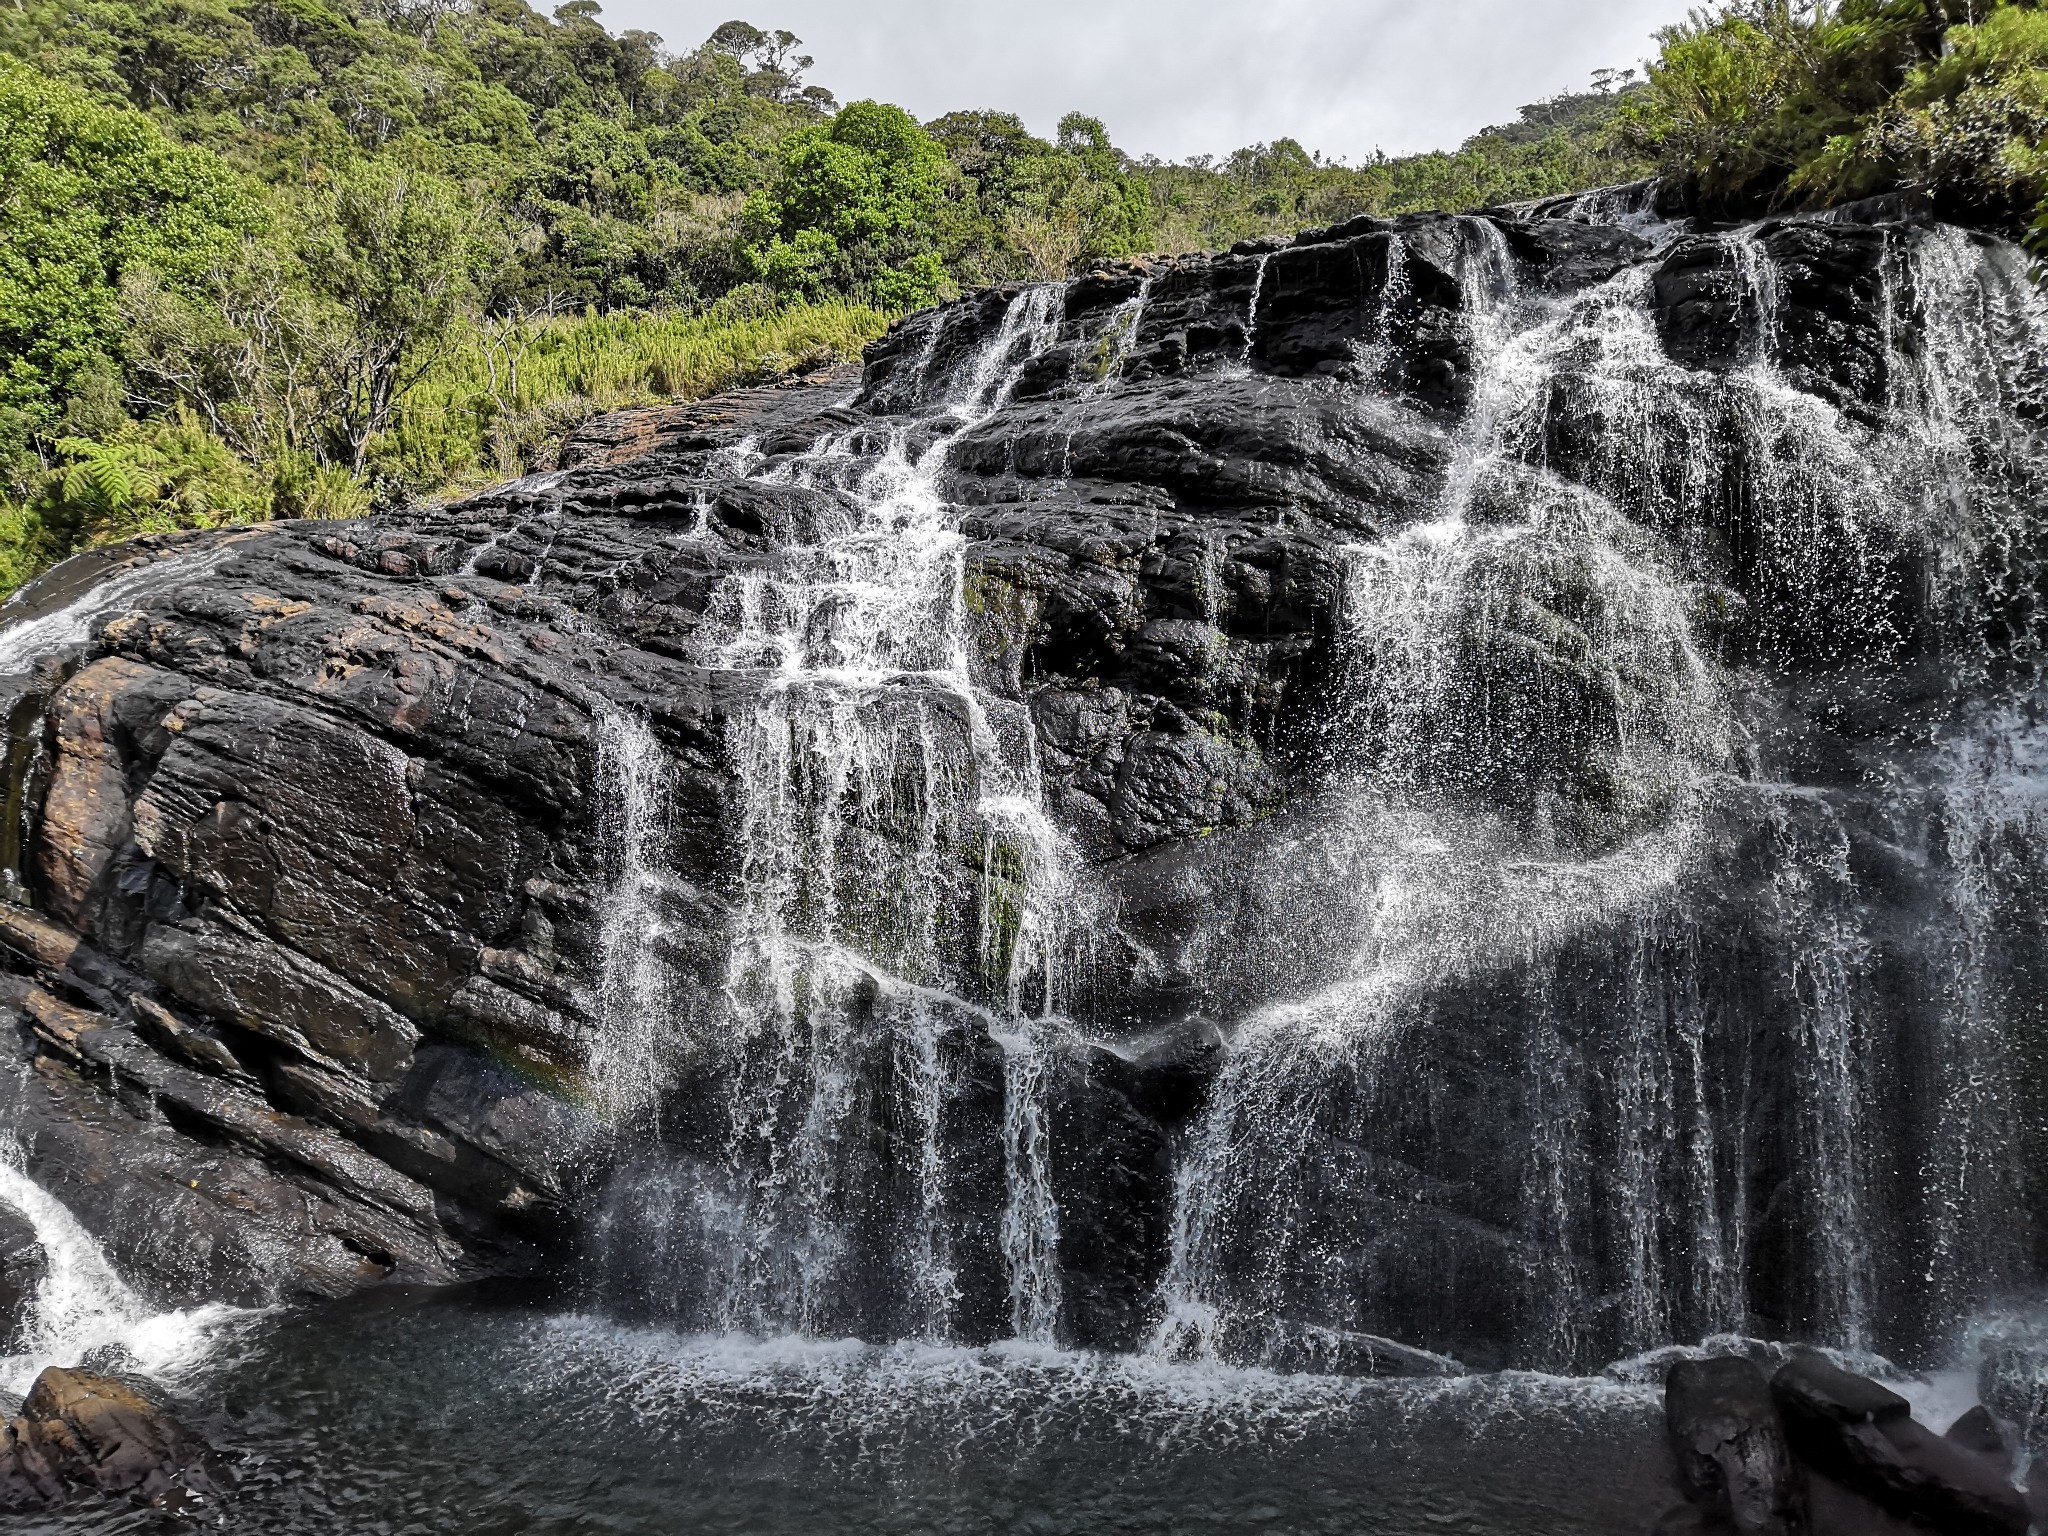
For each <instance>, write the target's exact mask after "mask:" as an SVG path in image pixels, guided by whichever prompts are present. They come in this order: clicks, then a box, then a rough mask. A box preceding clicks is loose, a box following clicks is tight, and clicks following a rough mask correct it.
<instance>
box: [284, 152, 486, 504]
mask: <svg viewBox="0 0 2048 1536" xmlns="http://www.w3.org/2000/svg"><path fill="white" fill-rule="evenodd" d="M304 263H305V271H306V273H307V275H308V277H309V279H310V281H311V283H312V286H313V289H314V292H315V294H316V295H317V296H318V297H319V298H320V299H321V300H323V301H324V302H325V305H326V309H327V314H326V317H325V319H326V324H325V326H324V329H323V332H322V334H321V336H320V339H319V340H318V342H317V343H316V344H315V347H314V352H315V358H316V367H317V369H318V371H319V373H320V376H321V378H320V388H321V390H322V392H323V394H324V397H325V399H324V406H325V411H324V415H325V418H326V420H327V421H328V422H329V423H330V424H331V426H330V434H331V438H332V440H333V443H334V445H335V447H336V448H337V450H338V454H337V456H338V457H339V458H340V459H341V460H342V462H345V463H346V464H347V465H348V467H349V469H350V470H352V471H354V472H355V473H357V474H360V473H361V472H362V470H363V466H364V463H365V461H366V460H367V459H368V457H369V451H370V442H371V440H372V439H373V438H375V437H376V435H377V434H378V433H380V432H382V431H383V430H384V429H385V428H386V427H388V426H389V425H390V424H391V416H392V412H393V411H394V410H396V409H397V406H398V402H399V399H400V397H401V396H402V395H403V394H404V393H405V391H406V390H408V389H410V388H411V387H412V386H413V385H414V384H416V383H417V382H418V381H419V380H420V379H421V378H422V377H423V376H424V375H425V373H426V371H427V370H428V369H429V368H430V367H432V366H433V364H434V361H435V359H436V358H437V357H439V356H440V354H441V351H442V348H443V347H444V346H445V345H446V344H447V341H448V338H449V333H450V331H451V329H452V327H453V325H454V321H455V317H456V314H457V312H458V309H459V307H460V306H461V304H462V302H463V300H464V299H465V298H467V297H468V295H469V294H470V292H471V291H472V289H473V288H474V285H475V283H476V279H477V276H478V273H479V269H480V267H481V265H482V253H481V251H480V249H479V246H478V243H477V239H476V230H475V226H474V221H473V219H472V217H471V216H470V213H469V211H468V209H467V208H466V207H465V206H464V204H463V202H462V199H461V196H460V193H459V191H458V190H457V189H456V188H455V187H453V186H452V185H450V184H448V183H447V182H444V181H442V180H440V179H439V178H437V177H433V176H429V175H424V174H421V173H419V172H415V171H408V170H405V169H403V168H401V167H398V166H394V165H391V164H389V163H387V162H384V161H365V162H362V163H360V164H358V165H355V166H351V167H350V168H349V169H348V170H346V171H344V172H343V173H341V174H340V175H338V176H336V177H334V178H333V179H332V180H331V181H329V182H328V183H327V184H326V185H324V186H322V187H321V188H319V189H318V190H317V191H316V192H315V193H314V195H313V197H312V199H311V201H310V206H309V207H308V209H307V218H306V235H305V247H304Z"/></svg>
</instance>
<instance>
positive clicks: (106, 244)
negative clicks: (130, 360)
mask: <svg viewBox="0 0 2048 1536" xmlns="http://www.w3.org/2000/svg"><path fill="white" fill-rule="evenodd" d="M259 220H260V213H259V210H258V207H257V204H256V203H255V202H254V200H253V199H252V198H251V197H250V195H249V194H248V191H247V189H246V188H245V187H244V185H243V184H242V182H241V180H240V179H239V178H238V177H236V176H235V175H234V174H233V173H232V172H230V171H229V170H228V169H227V168H226V167H225V166H223V165H222V164H221V163H220V162H219V161H218V160H216V159H215V158H214V157H213V156H211V155H208V154H205V153H204V152H202V151H197V150H192V149H186V148H183V147H181V146H179V145H177V144H174V143H172V142H171V141H170V140H169V139H167V138H166V137H165V136H164V134H163V133H162V131H161V130H160V129H158V128H157V126H156V125H155V124H154V123H152V122H151V121H150V120H149V119H148V118H146V117H144V116H143V115H142V114H141V113H139V112H135V111H132V110H130V109H128V108H126V107H119V106H110V105H108V104H106V103H104V102H101V101H96V100H94V99H93V98H92V97H91V96H89V95H88V94H87V93H86V92H84V91H81V90H78V89H76V88H75V87H71V86H67V85H64V84H62V83H60V82H58V81H54V80H49V79H46V78H44V77H42V76H40V75H39V74H37V73H36V72H34V71H32V70H29V69H27V68H24V67H22V66H20V65H18V64H14V63H12V62H8V61H0V370H4V371H0V411H6V412H10V413H14V414H16V415H17V416H19V417H20V418H21V419H22V420H24V421H25V422H26V423H27V425H28V428H29V430H30V431H31V432H32V433H35V434H47V433H51V432H54V431H56V430H57V429H58V427H59V424H60V422H61V421H62V418H63V415H64V411H65V407H66V405H67V403H68V402H69V401H70V400H71V398H72V397H73V396H74V395H75V394H76V393H77V392H78V391H79V390H80V388H81V387H82V386H83V385H84V384H85V382H86V381H87V380H89V379H92V378H102V377H107V376H109V375H110V374H112V373H114V372H115V370H116V369H117V366H118V360H119V359H120V357H121V351H122V346H121V313H120V305H119V301H118V292H119V287H120V283H121V279H122V276H123V274H124V273H126V272H127V271H129V270H131V269H134V268H139V267H147V268H149V269H151V270H153V271H155V272H156V273H158V274H159V275H160V278H161V280H162V281H163V282H165V283H166V284H170V285H173V286H178V285H189V284H191V283H192V282H194V281H196V280H198V279H199V278H200V277H201V276H202V275H203V274H204V273H205V271H206V270H207V269H208V268H209V267H210V266H211V265H212V264H214V263H215V262H217V261H218V260H220V259H222V257H224V256H225V255H226V254H227V253H228V252H230V251H232V250H233V249H234V248H235V247H236V246H237V245H238V244H239V243H240V242H241V240H242V238H243V235H244V233H245V232H246V231H248V230H250V229H253V228H254V227H255V226H256V225H257V224H258V222H259Z"/></svg>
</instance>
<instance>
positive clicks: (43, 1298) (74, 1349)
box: [0, 1138, 247, 1403]
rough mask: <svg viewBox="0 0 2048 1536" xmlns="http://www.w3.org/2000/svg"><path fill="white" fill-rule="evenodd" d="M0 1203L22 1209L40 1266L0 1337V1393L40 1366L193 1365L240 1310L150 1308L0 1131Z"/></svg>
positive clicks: (159, 1371)
mask: <svg viewBox="0 0 2048 1536" xmlns="http://www.w3.org/2000/svg"><path fill="white" fill-rule="evenodd" d="M0 1206H9V1207H12V1208H13V1209H14V1210H16V1211H18V1212H20V1213H21V1215H23V1216H24V1217H26V1218H27V1219H28V1221H29V1223H30V1225H31V1226H33V1227H34V1229H35V1234H36V1241H37V1243H38V1245H39V1246H40V1247H41V1249H42V1253H43V1259H44V1266H45V1267H44V1273H43V1277H42V1279H41V1281H40V1282H39V1284H38V1286H37V1290H36V1295H35V1299H34V1301H33V1303H32V1304H31V1306H30V1308H29V1313H28V1317H27V1319H26V1320H25V1323H24V1325H23V1327H22V1329H21V1331H20V1333H19V1334H18V1335H17V1336H16V1337H15V1338H13V1339H0V1345H5V1346H7V1347H9V1348H11V1349H13V1350H14V1353H11V1354H7V1353H0V1398H6V1399H10V1400H11V1401H12V1402H16V1403H18V1402H19V1401H20V1400H21V1399H22V1398H23V1397H25V1396H26V1395H27V1394H28V1390H29V1388H30V1387H31V1386H33V1385H34V1383H35V1379H36V1377H37V1376H38V1375H40V1374H41V1373H42V1371H43V1369H44V1368H45V1367H47V1366H52V1365H60V1366H69V1367H76V1366H79V1365H81V1364H83V1365H86V1366H88V1367H96V1368H98V1369H101V1370H126V1371H136V1372H140V1373H142V1374H144V1375H150V1376H167V1375H174V1374H176V1373H177V1372H178V1371H179V1370H181V1369H184V1368H185V1367H187V1366H190V1365H193V1364H196V1363H197V1362H198V1361H199V1360H200V1359H202V1358H203V1357H204V1356H205V1355H206V1353H207V1351H208V1350H209V1349H210V1348H211V1347H212V1344H213V1343H214V1341H215V1338H216V1336H217V1335H218V1334H219V1333H220V1331H221V1330H222V1329H223V1328H224V1327H227V1326H229V1325H231V1324H232V1323H233V1322H234V1321H235V1320H236V1319H237V1318H239V1317H243V1316H246V1315H247V1314H245V1313H241V1312H238V1311H237V1310H236V1309H235V1308H233V1307H225V1306H218V1305H212V1306H204V1307H198V1308H194V1309H191V1310H182V1311H159V1310H158V1309H157V1308H155V1307H153V1306H151V1305H150V1304H149V1302H147V1301H146V1300H145V1299H144V1298H143V1297H141V1296H140V1295H138V1294H137V1293H136V1292H135V1291H134V1289H132V1288H131V1287H130V1286H129V1285H128V1283H127V1282H126V1281H125V1280H123V1279H122V1278H121V1276H120V1275H119V1274H118V1273H117V1272H116V1271H115V1269H114V1267H113V1265H112V1264H110V1263H109V1262H108V1261H107V1257H106V1255H105V1254H104V1253H102V1252H101V1251H100V1247H99V1245H98V1244H97V1243H95V1242H94V1241H93V1240H92V1237H91V1235H90V1234H89V1233H87V1232H86V1230H85V1228H83V1227H82V1226H80V1225H79V1224H78V1219H77V1218H76V1217H74V1216H73V1215H72V1214H71V1213H70V1212H69V1211H68V1210H66V1209H65V1208H64V1206H63V1204H62V1203H61V1202H60V1201H58V1200H56V1199H55V1198H53V1197H52V1196H51V1195H50V1194H48V1193H47V1192H46V1191H45V1190H44V1189H43V1188H42V1187H41V1186H40V1185H38V1184H36V1183H35V1182H34V1181H33V1180H32V1179H30V1178H29V1176H28V1175H27V1173H26V1172H24V1171H23V1169H22V1166H21V1152H20V1149H19V1148H18V1147H17V1146H16V1145H14V1143H13V1140H12V1138H0Z"/></svg>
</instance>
